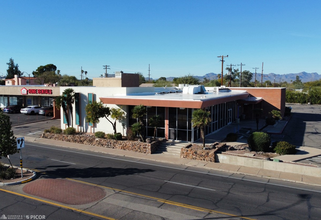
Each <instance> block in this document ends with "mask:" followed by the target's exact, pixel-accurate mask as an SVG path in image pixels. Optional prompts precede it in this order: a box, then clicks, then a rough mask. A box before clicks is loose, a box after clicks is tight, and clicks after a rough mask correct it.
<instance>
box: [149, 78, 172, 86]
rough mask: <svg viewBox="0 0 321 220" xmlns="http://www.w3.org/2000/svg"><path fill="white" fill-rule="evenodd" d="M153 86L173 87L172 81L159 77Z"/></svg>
mask: <svg viewBox="0 0 321 220" xmlns="http://www.w3.org/2000/svg"><path fill="white" fill-rule="evenodd" d="M153 86H154V87H171V86H172V82H170V81H166V80H160V79H159V80H157V81H156V82H155V83H154V85H153Z"/></svg>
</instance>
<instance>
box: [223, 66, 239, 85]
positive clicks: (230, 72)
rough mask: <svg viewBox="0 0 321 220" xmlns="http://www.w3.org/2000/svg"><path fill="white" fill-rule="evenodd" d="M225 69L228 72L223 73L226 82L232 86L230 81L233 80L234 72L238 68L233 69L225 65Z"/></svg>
mask: <svg viewBox="0 0 321 220" xmlns="http://www.w3.org/2000/svg"><path fill="white" fill-rule="evenodd" d="M226 70H227V71H228V72H229V74H227V75H225V76H224V78H225V80H226V81H227V82H228V86H229V87H230V86H232V82H234V81H235V78H236V73H237V72H238V69H236V70H233V69H232V68H230V67H227V68H226Z"/></svg>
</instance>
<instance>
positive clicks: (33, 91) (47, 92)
mask: <svg viewBox="0 0 321 220" xmlns="http://www.w3.org/2000/svg"><path fill="white" fill-rule="evenodd" d="M20 91H21V94H22V95H28V93H29V94H45V95H51V94H52V89H29V90H28V89H26V88H22V89H21V90H20Z"/></svg>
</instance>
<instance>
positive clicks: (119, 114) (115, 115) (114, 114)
mask: <svg viewBox="0 0 321 220" xmlns="http://www.w3.org/2000/svg"><path fill="white" fill-rule="evenodd" d="M110 112H111V115H110V117H111V118H112V119H114V120H115V121H114V122H112V121H111V120H109V119H108V118H107V117H106V119H107V120H108V121H109V122H110V123H111V125H112V126H113V129H114V134H116V133H117V130H116V122H117V120H118V121H119V120H122V119H124V118H125V112H124V111H123V110H122V109H120V108H112V109H111V110H110Z"/></svg>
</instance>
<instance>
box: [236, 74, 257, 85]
mask: <svg viewBox="0 0 321 220" xmlns="http://www.w3.org/2000/svg"><path fill="white" fill-rule="evenodd" d="M236 75H237V77H238V78H239V79H241V75H242V85H241V86H242V87H248V86H250V85H251V84H250V82H251V80H252V78H253V73H251V72H250V71H248V70H244V71H242V74H241V73H240V72H237V73H236Z"/></svg>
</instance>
